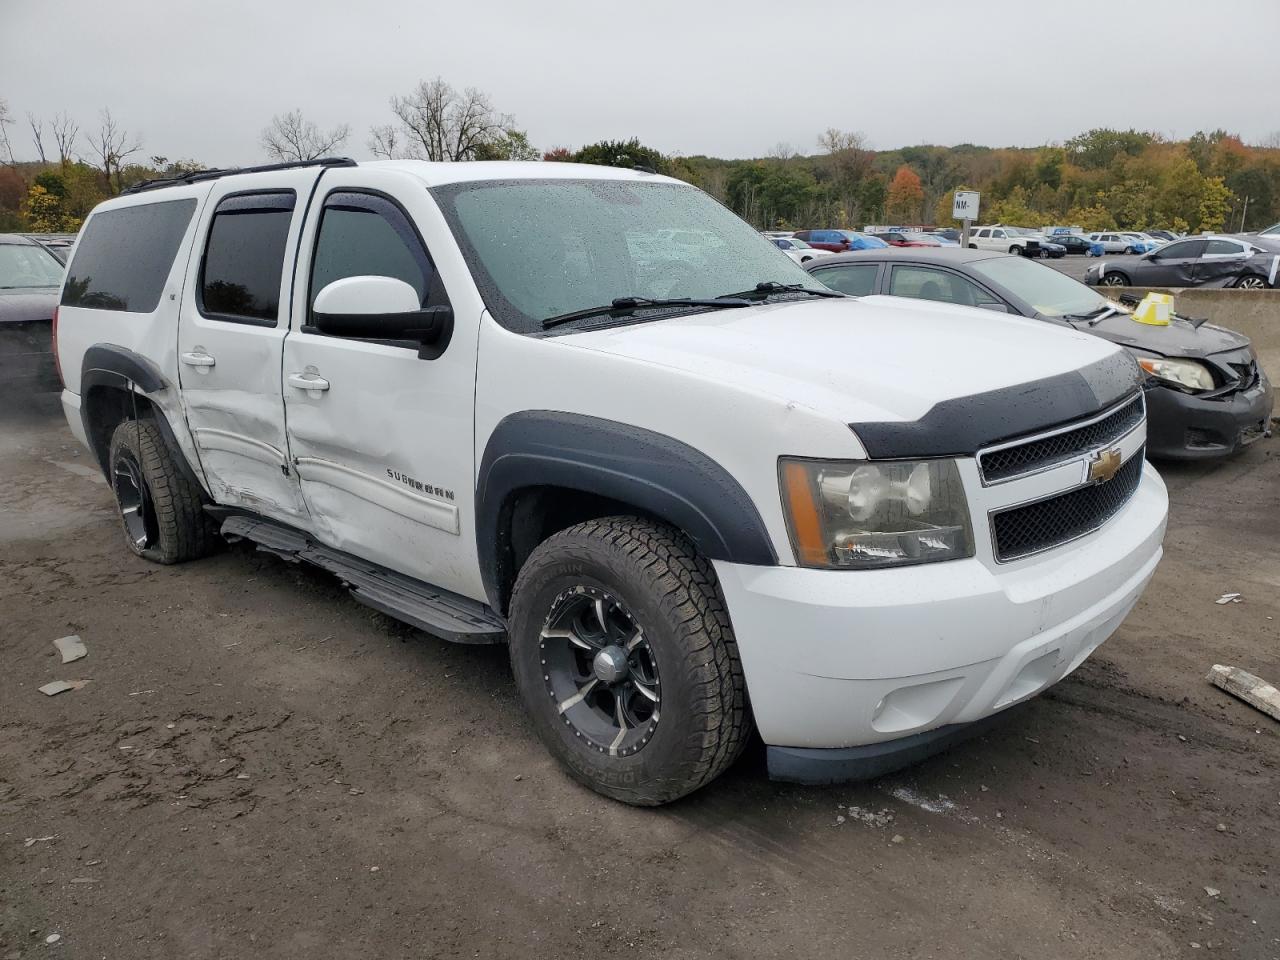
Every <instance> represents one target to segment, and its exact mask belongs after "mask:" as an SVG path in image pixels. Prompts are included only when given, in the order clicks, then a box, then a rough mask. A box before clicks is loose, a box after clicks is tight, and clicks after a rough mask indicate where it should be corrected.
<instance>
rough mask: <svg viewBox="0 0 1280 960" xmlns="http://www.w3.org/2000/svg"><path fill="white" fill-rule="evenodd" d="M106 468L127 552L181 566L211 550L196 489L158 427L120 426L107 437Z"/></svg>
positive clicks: (126, 423) (136, 423) (208, 528)
mask: <svg viewBox="0 0 1280 960" xmlns="http://www.w3.org/2000/svg"><path fill="white" fill-rule="evenodd" d="M108 463H109V466H110V478H109V479H110V481H111V491H112V493H114V494H115V496H116V506H117V507H118V508H119V510H120V520H121V523H122V525H123V527H124V539H125V543H127V544H128V545H129V549H130V550H132V551H133V552H134V553H136V554H137V555H138V556H140V557H142V558H143V559H145V560H150V561H152V562H153V563H181V562H182V561H183V560H194V559H196V558H197V557H202V556H204V555H205V554H206V553H208V552H209V551H210V550H211V549H212V547H213V545H214V544H215V543H216V539H215V537H214V535H213V530H212V528H211V525H210V523H209V520H208V518H207V517H205V515H204V508H203V497H202V496H201V492H200V488H199V487H198V486H196V484H194V483H192V482H191V480H189V479H188V478H187V477H186V476H185V475H184V474H183V472H182V470H181V469H180V468H179V466H178V464H177V463H176V462H174V459H173V456H172V455H171V454H170V453H169V448H168V446H166V444H165V442H164V438H163V437H162V436H161V434H160V428H159V427H157V426H156V425H155V424H154V423H150V422H148V421H145V420H126V421H124V422H123V423H121V424H120V426H118V427H116V430H115V433H113V434H112V435H111V447H110V452H109V454H108Z"/></svg>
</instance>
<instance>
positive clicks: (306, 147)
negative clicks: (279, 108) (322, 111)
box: [262, 110, 351, 163]
mask: <svg viewBox="0 0 1280 960" xmlns="http://www.w3.org/2000/svg"><path fill="white" fill-rule="evenodd" d="M350 135H351V127H350V126H349V125H347V124H345V123H340V124H338V125H337V126H336V127H334V128H333V129H331V130H321V129H320V128H319V127H317V126H316V124H315V121H313V120H308V119H307V118H306V117H304V116H303V115H302V111H301V110H290V111H289V112H288V113H286V114H284V115H283V116H274V117H272V118H271V125H270V126H267V127H264V128H263V130H262V148H263V149H264V150H266V151H267V155H268V156H270V157H271V158H272V159H273V160H279V161H280V162H282V163H288V162H291V161H302V160H316V159H318V158H320V157H324V156H328V155H329V154H331V153H332V152H333V151H334V150H335V149H336V148H338V147H340V146H342V144H344V143H346V140H347V137H349V136H350Z"/></svg>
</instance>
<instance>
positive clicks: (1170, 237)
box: [1147, 230, 1182, 243]
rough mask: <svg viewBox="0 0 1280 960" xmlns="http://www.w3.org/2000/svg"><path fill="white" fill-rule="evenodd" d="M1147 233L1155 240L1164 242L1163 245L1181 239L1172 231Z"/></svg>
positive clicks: (1150, 231)
mask: <svg viewBox="0 0 1280 960" xmlns="http://www.w3.org/2000/svg"><path fill="white" fill-rule="evenodd" d="M1147 232H1148V233H1149V234H1151V236H1153V237H1155V238H1156V239H1157V240H1163V241H1165V243H1173V241H1175V240H1181V239H1182V235H1181V234H1178V233H1174V232H1173V231H1172V230H1148V231H1147Z"/></svg>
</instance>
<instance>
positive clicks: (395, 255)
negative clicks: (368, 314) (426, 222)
mask: <svg viewBox="0 0 1280 960" xmlns="http://www.w3.org/2000/svg"><path fill="white" fill-rule="evenodd" d="M364 276H369V277H394V278H395V279H397V280H403V281H404V282H405V283H407V284H409V286H411V287H413V289H414V290H415V291H416V292H417V294H418V298H419V300H420V301H421V302H422V305H423V306H437V305H442V304H444V303H447V302H448V301H447V298H446V297H445V295H444V290H443V288H442V286H441V284H440V283H438V282H437V281H436V273H435V267H434V265H433V264H432V263H431V258H430V257H429V256H428V255H427V250H426V247H424V246H423V244H422V240H421V238H420V237H419V236H418V231H417V230H415V229H414V227H413V224H411V223H410V222H409V218H408V217H406V216H405V215H404V212H403V211H402V210H401V209H400V208H399V207H398V206H397V205H396V204H395V203H393V202H392V201H390V200H388V199H387V198H385V197H381V196H377V195H374V194H367V193H333V194H330V195H329V198H328V199H327V200H326V201H325V204H324V212H323V214H322V217H321V220H320V231H319V234H318V236H317V237H316V253H315V259H314V260H313V261H312V264H311V301H310V302H311V303H312V304H314V303H315V300H316V296H317V294H319V293H320V291H321V290H323V289H324V288H325V287H326V286H328V285H329V284H331V283H333V281H335V280H342V279H343V278H345V277H364Z"/></svg>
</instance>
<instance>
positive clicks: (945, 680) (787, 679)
mask: <svg viewBox="0 0 1280 960" xmlns="http://www.w3.org/2000/svg"><path fill="white" fill-rule="evenodd" d="M1167 512H1168V495H1167V493H1166V491H1165V487H1164V482H1163V481H1162V480H1161V479H1160V477H1159V475H1158V474H1157V473H1156V472H1155V470H1153V469H1152V468H1151V467H1150V466H1149V465H1148V466H1147V467H1146V468H1145V469H1144V473H1143V478H1142V481H1141V482H1140V484H1139V486H1138V489H1137V491H1136V492H1135V493H1134V495H1133V497H1132V498H1131V499H1130V501H1129V503H1128V504H1126V506H1125V507H1124V509H1122V510H1121V511H1120V513H1118V514H1117V515H1116V516H1115V517H1113V518H1112V519H1111V520H1110V521H1108V522H1107V523H1106V525H1104V526H1103V527H1102V528H1101V529H1100V530H1098V531H1096V532H1094V533H1092V534H1089V535H1087V536H1086V537H1084V538H1082V539H1080V540H1076V541H1074V542H1073V543H1071V544H1067V545H1064V546H1062V547H1059V548H1057V549H1055V550H1050V551H1048V552H1046V553H1044V554H1040V555H1038V556H1035V557H1029V558H1027V559H1026V560H1021V561H1016V562H1013V563H1008V564H1002V565H998V566H997V565H995V564H993V563H988V562H986V561H984V560H983V559H980V558H977V557H975V558H973V559H969V560H958V561H951V562H947V563H937V564H923V565H921V566H916V567H903V568H900V569H897V570H874V571H846V570H810V569H802V568H798V567H781V566H780V567H756V566H748V565H742V564H733V563H726V562H722V561H716V562H715V566H716V571H717V573H718V574H719V578H720V584H721V587H722V589H723V591H724V595H725V600H726V602H727V604H728V608H729V614H730V617H731V618H732V620H733V625H734V633H735V634H736V636H737V642H738V649H739V653H740V654H741V657H742V665H743V670H744V672H745V675H746V681H747V692H748V695H749V696H750V699H751V706H752V710H753V713H754V715H755V721H756V725H757V727H758V728H759V730H760V734H761V736H762V737H763V739H764V741H765V743H766V744H767V745H769V746H770V747H775V748H804V749H803V750H802V753H803V754H804V755H806V762H808V761H811V760H812V759H813V757H812V755H811V751H813V750H827V749H830V750H835V751H844V752H845V754H846V756H845V757H843V758H842V757H840V756H839V755H838V754H832V755H830V756H831V759H832V760H833V761H843V760H844V759H847V756H848V748H862V747H867V746H869V745H873V744H883V745H885V746H883V747H882V748H880V749H878V750H876V751H873V752H874V753H875V756H876V757H877V759H876V763H875V765H874V769H873V770H872V771H871V775H875V774H877V773H880V772H884V771H885V770H886V769H889V768H891V767H892V766H895V765H901V762H897V763H894V764H889V765H887V766H886V764H885V762H884V755H885V754H891V755H897V759H898V760H899V761H905V762H911V761H912V760H914V759H917V758H918V756H920V755H921V754H920V751H919V750H918V749H917V748H918V747H919V746H920V745H921V743H922V742H934V741H937V740H939V739H941V740H942V741H943V743H942V744H941V745H945V742H946V740H947V737H946V736H945V735H944V734H942V733H939V734H938V735H936V736H934V737H922V736H921V735H924V734H928V733H929V732H931V731H939V730H941V728H949V727H953V726H955V725H963V724H971V723H973V722H975V721H979V720H983V719H985V718H987V717H990V716H992V715H994V714H996V713H998V712H999V711H1001V710H1003V709H1005V708H1006V707H1009V706H1012V705H1013V704H1015V703H1018V702H1020V701H1022V700H1026V699H1027V698H1029V697H1032V696H1034V695H1036V694H1037V693H1039V692H1041V691H1042V690H1044V689H1045V688H1047V687H1049V686H1050V685H1052V684H1054V683H1056V682H1057V681H1058V680H1061V679H1062V678H1063V677H1064V676H1066V675H1067V674H1068V673H1070V672H1071V671H1072V670H1074V669H1075V668H1076V667H1077V666H1079V665H1080V663H1082V662H1083V661H1084V659H1085V658H1086V657H1087V656H1088V655H1089V654H1090V653H1092V652H1093V650H1094V649H1095V648H1097V647H1098V645H1099V644H1101V643H1102V642H1103V641H1104V640H1106V639H1107V638H1108V637H1109V636H1110V635H1111V634H1112V633H1113V632H1114V631H1115V629H1116V628H1117V627H1118V626H1119V625H1120V622H1121V621H1122V620H1123V619H1124V618H1125V616H1126V615H1127V614H1128V612H1129V610H1130V609H1131V608H1132V607H1133V605H1134V604H1135V603H1136V602H1137V600H1138V597H1139V596H1140V595H1141V593H1142V591H1143V589H1144V588H1145V587H1146V585H1147V582H1148V581H1149V580H1150V579H1151V576H1152V574H1153V573H1154V572H1155V568H1156V564H1157V563H1158V562H1159V560H1160V557H1161V555H1162V552H1163V551H1162V547H1161V543H1162V541H1163V539H1164V528H1165V519H1166V514H1167ZM895 747H897V748H900V749H898V750H895V749H894V748H895ZM787 752H788V751H786V750H782V751H779V750H774V751H772V759H773V760H777V759H778V758H780V757H782V755H783V754H785V753H787ZM789 752H790V753H792V754H794V753H795V751H794V750H792V751H789ZM863 752H864V753H866V751H863ZM775 768H776V764H775ZM840 778H841V779H847V778H848V777H847V776H842V777H840ZM805 779H813V778H812V777H806V778H805Z"/></svg>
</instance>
